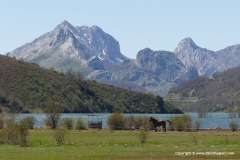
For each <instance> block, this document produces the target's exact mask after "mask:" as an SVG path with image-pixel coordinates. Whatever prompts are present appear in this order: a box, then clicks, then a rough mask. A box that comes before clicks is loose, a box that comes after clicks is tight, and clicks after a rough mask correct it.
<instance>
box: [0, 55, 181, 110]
mask: <svg viewBox="0 0 240 160" xmlns="http://www.w3.org/2000/svg"><path fill="white" fill-rule="evenodd" d="M49 98H51V99H54V100H55V101H57V102H59V104H61V105H62V106H63V107H64V112H65V113H68V112H71V113H93V112H95V113H104V112H117V111H119V112H124V113H182V112H181V110H180V109H177V108H175V107H174V106H172V105H169V104H164V101H163V99H162V97H160V96H153V95H151V94H143V93H139V92H135V91H130V90H126V89H121V88H118V87H114V86H111V85H105V84H98V83H97V82H96V81H91V80H89V81H87V80H83V79H82V78H81V75H76V74H74V73H72V71H71V69H69V70H68V72H67V73H65V74H63V73H58V72H56V71H54V69H53V68H52V69H48V70H47V69H43V68H40V67H39V66H38V65H37V64H28V63H26V62H23V61H22V60H16V59H14V58H9V57H6V56H2V55H0V111H1V112H5V111H6V112H17V113H41V112H42V109H43V108H44V107H45V106H46V102H47V100H48V99H49Z"/></svg>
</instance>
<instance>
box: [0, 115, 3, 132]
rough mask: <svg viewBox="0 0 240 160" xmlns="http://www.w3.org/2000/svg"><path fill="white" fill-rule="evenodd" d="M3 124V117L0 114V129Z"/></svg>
mask: <svg viewBox="0 0 240 160" xmlns="http://www.w3.org/2000/svg"><path fill="white" fill-rule="evenodd" d="M3 126H4V118H3V116H2V115H0V129H2V128H3Z"/></svg>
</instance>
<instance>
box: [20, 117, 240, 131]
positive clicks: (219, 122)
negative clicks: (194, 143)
mask: <svg viewBox="0 0 240 160" xmlns="http://www.w3.org/2000/svg"><path fill="white" fill-rule="evenodd" d="M187 114H189V115H190V116H191V117H192V119H193V124H194V122H195V121H196V120H200V121H201V123H202V125H201V128H202V129H213V128H216V127H221V128H225V129H228V128H229V122H231V121H235V122H237V123H238V124H239V125H240V118H239V117H237V118H231V117H230V116H229V114H228V113H208V114H207V118H199V116H198V114H197V113H187ZM88 115H89V114H82V113H74V114H63V115H62V118H64V117H71V118H73V119H77V118H79V117H82V118H83V119H84V121H85V122H86V123H87V122H88ZM97 115H102V120H103V128H107V119H108V117H109V116H110V115H111V114H97ZM124 115H125V116H131V115H133V116H134V117H137V116H148V117H150V116H151V117H154V118H157V119H159V120H167V119H170V117H172V116H175V114H124ZM27 116H34V117H35V118H36V119H37V121H36V123H35V126H43V125H44V120H45V119H46V115H45V114H20V115H19V116H18V118H22V117H27Z"/></svg>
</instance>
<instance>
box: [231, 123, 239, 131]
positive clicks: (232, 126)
mask: <svg viewBox="0 0 240 160" xmlns="http://www.w3.org/2000/svg"><path fill="white" fill-rule="evenodd" d="M229 127H230V129H231V130H232V131H236V130H237V129H238V128H239V125H238V123H237V122H234V121H231V122H230V123H229Z"/></svg>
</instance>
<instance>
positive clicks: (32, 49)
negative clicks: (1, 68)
mask: <svg viewBox="0 0 240 160" xmlns="http://www.w3.org/2000/svg"><path fill="white" fill-rule="evenodd" d="M7 55H8V56H11V57H16V58H17V59H22V60H24V61H26V62H30V63H37V64H39V65H40V66H41V67H45V68H51V67H53V68H54V69H55V70H57V71H62V72H66V71H67V70H69V69H71V70H73V71H74V72H80V73H81V74H83V76H84V77H85V78H86V79H94V80H97V81H99V82H101V83H111V84H114V85H118V86H121V87H125V88H128V89H133V90H134V89H138V90H140V91H143V92H151V93H153V94H159V95H161V96H164V95H166V94H167V93H168V90H169V89H170V88H171V87H172V86H174V85H176V84H179V83H181V82H183V81H185V80H188V79H192V78H195V77H198V76H199V75H207V76H211V75H212V74H213V73H215V72H220V71H224V70H226V69H229V68H232V67H236V66H239V65H240V61H238V60H239V58H240V45H233V46H229V47H227V48H224V49H222V50H219V51H211V50H208V49H206V48H201V47H199V46H197V45H196V44H195V43H194V41H193V40H192V39H191V38H185V39H183V40H181V41H180V42H179V44H178V46H177V47H176V49H175V50H174V51H172V52H170V51H164V50H159V51H153V50H151V49H149V48H145V49H142V50H140V51H139V52H138V53H137V57H136V59H130V58H128V57H126V56H125V55H123V54H122V53H121V51H120V45H119V42H118V41H117V40H116V39H114V38H113V37H112V36H111V35H109V34H107V33H105V32H104V31H103V30H102V29H101V28H100V27H98V26H92V27H88V26H80V27H78V26H77V27H74V26H72V25H71V24H70V23H69V22H67V21H64V22H62V23H61V24H59V25H57V26H56V27H55V28H54V29H53V30H52V31H50V32H48V33H45V34H43V35H42V36H40V37H39V38H37V39H35V40H34V41H32V42H31V43H27V44H25V45H23V46H21V47H19V48H17V49H15V50H13V51H12V52H9V53H7Z"/></svg>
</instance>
